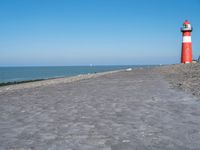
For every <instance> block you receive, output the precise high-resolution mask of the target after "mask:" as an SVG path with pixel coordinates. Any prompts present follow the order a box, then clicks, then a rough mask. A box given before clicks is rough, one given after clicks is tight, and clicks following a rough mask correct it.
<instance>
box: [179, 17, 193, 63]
mask: <svg viewBox="0 0 200 150" xmlns="http://www.w3.org/2000/svg"><path fill="white" fill-rule="evenodd" d="M181 32H182V33H183V41H182V52H181V63H192V41H191V32H192V26H191V24H190V23H189V22H188V21H187V20H186V21H185V22H184V23H183V27H182V28H181Z"/></svg>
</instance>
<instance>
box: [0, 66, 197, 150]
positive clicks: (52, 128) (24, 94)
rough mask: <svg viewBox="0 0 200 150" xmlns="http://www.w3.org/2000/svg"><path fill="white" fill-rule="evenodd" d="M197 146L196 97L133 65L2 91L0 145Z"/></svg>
mask: <svg viewBox="0 0 200 150" xmlns="http://www.w3.org/2000/svg"><path fill="white" fill-rule="evenodd" d="M4 149H12V150H19V149H20V150H32V149H33V150H48V149H49V150H172V149H173V150H175V149H176V150H189V149H191V150H194V149H196V150H199V149H200V101H199V100H198V99H197V98H195V97H193V96H192V95H189V94H186V93H183V92H182V91H179V90H175V89H173V88H172V87H171V86H170V85H169V84H168V83H167V82H166V81H165V80H164V79H163V77H162V76H161V75H159V74H158V73H157V72H156V71H152V70H151V69H148V70H143V69H142V70H137V71H131V72H118V73H115V74H110V75H104V76H101V77H98V78H96V79H87V80H81V81H76V82H73V83H67V84H57V85H49V86H42V87H35V88H30V89H21V90H15V91H13V92H7V93H3V94H2V93H1V95H0V150H4Z"/></svg>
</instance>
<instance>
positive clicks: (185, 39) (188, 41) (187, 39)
mask: <svg viewBox="0 0 200 150" xmlns="http://www.w3.org/2000/svg"><path fill="white" fill-rule="evenodd" d="M191 42H192V40H191V36H183V43H191Z"/></svg>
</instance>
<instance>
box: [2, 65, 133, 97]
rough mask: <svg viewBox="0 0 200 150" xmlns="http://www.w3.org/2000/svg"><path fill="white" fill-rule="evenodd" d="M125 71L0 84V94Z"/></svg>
mask: <svg viewBox="0 0 200 150" xmlns="http://www.w3.org/2000/svg"><path fill="white" fill-rule="evenodd" d="M127 69H128V68H126V69H120V70H114V71H105V72H99V73H89V74H79V75H76V76H69V77H58V78H49V79H38V80H27V81H19V82H7V83H0V93H4V92H7V91H13V90H19V89H26V88H35V87H40V86H48V85H54V84H61V83H71V82H75V81H80V80H85V79H91V78H97V77H99V76H103V75H108V74H113V73H117V72H122V71H126V70H127ZM132 69H134V68H132ZM135 69H137V68H135Z"/></svg>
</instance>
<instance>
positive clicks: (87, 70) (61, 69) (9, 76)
mask: <svg viewBox="0 0 200 150" xmlns="http://www.w3.org/2000/svg"><path fill="white" fill-rule="evenodd" d="M138 67H148V66H52V67H49V66H48V67H0V84H6V83H18V82H26V81H34V80H44V79H51V78H61V77H71V76H77V75H81V74H92V73H100V72H106V71H114V70H120V69H127V68H138Z"/></svg>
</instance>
